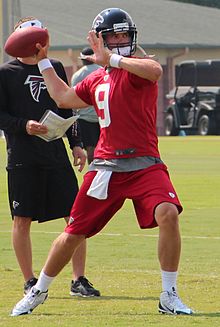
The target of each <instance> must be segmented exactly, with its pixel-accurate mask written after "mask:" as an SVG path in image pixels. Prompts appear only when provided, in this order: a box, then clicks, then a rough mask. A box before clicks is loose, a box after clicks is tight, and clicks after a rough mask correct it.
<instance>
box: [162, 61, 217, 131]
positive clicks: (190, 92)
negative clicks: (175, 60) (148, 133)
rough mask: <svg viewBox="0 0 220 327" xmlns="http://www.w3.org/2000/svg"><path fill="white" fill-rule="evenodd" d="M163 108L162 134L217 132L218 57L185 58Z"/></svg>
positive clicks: (177, 68)
mask: <svg viewBox="0 0 220 327" xmlns="http://www.w3.org/2000/svg"><path fill="white" fill-rule="evenodd" d="M167 99H169V105H168V107H167V108H166V110H165V116H164V119H165V121H164V125H165V135H167V136H170V135H178V134H179V133H180V131H184V132H185V133H186V134H199V135H210V134H220V60H204V61H194V60H193V61H184V62H182V63H180V64H179V65H178V66H176V87H175V89H173V90H172V91H171V92H170V93H169V94H167Z"/></svg>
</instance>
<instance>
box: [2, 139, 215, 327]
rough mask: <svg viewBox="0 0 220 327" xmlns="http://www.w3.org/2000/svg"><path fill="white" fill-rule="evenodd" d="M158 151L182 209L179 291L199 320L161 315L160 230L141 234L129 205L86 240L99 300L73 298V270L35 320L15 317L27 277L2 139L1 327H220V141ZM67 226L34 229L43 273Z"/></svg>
mask: <svg viewBox="0 0 220 327" xmlns="http://www.w3.org/2000/svg"><path fill="white" fill-rule="evenodd" d="M159 146H160V151H161V156H162V158H163V159H164V161H165V162H166V164H167V165H168V166H169V171H170V175H171V179H172V181H173V183H174V185H175V188H176V190H177V192H178V194H179V197H180V199H181V201H182V204H183V206H184V212H183V213H182V215H181V218H180V221H181V232H182V256H181V262H180V269H179V279H178V286H179V287H178V289H179V293H180V296H181V297H182V298H183V300H184V302H185V303H187V304H188V305H190V306H191V307H192V308H193V309H194V310H195V311H196V313H195V315H193V316H165V315H160V314H159V313H158V312H157V304H158V296H159V294H160V291H161V279H160V272H159V265H158V260H157V256H156V253H157V235H158V230H157V229H155V230H139V228H138V227H137V224H136V221H135V217H134V213H133V208H132V205H131V203H130V202H129V201H127V202H126V204H125V205H124V207H123V209H122V210H121V211H120V212H118V214H117V215H116V216H115V218H114V219H113V220H112V221H111V222H110V223H109V224H108V226H107V227H106V228H105V229H104V230H103V231H102V232H101V233H100V234H99V235H97V236H95V237H93V238H92V239H90V240H89V241H88V244H89V247H88V258H87V273H86V275H87V277H88V278H89V279H90V280H91V281H92V282H93V283H94V285H95V286H96V287H97V288H98V289H100V291H101V293H102V296H101V297H100V298H96V299H82V298H71V297H70V296H69V285H70V280H71V267H70V265H68V266H67V267H66V268H65V269H64V270H63V271H62V273H61V274H60V275H59V276H58V277H57V278H56V279H55V281H54V282H53V284H52V285H51V289H50V294H49V299H48V301H47V302H46V303H45V304H44V305H42V306H39V307H38V308H37V309H36V310H35V311H34V312H33V314H32V315H28V316H21V317H16V318H13V317H9V313H10V310H11V308H12V307H13V306H14V304H15V303H16V302H17V301H18V300H19V299H20V298H21V296H22V287H23V278H22V276H21V273H20V271H19V268H18V266H17V263H16V259H15V255H14V253H13V249H12V245H11V235H10V230H11V220H10V215H9V208H8V202H7V193H6V173H5V165H6V163H5V144H4V140H2V139H0V326H4V327H10V326H16V327H21V326H25V327H26V326H34V327H39V326H41V327H52V326H53V327H54V326H77V327H81V326H83V327H84V326H86V327H87V326H88V327H97V326H99V327H103V326H108V327H114V326H118V327H123V326H126V327H136V326H138V327H139V326H162V327H168V326H169V327H180V326H181V327H182V326H184V327H188V326H195V327H197V326H199V327H201V326H202V327H214V326H216V327H217V326H218V327H219V326H220V251H219V249H220V200H219V194H220V137H217V136H210V137H197V136H186V137H161V138H160V139H159ZM81 177H82V176H81V175H80V176H79V180H80V181H81ZM63 227H64V222H63V220H62V219H60V220H57V221H55V222H51V223H44V224H36V223H34V224H33V226H32V239H33V253H34V267H35V270H36V273H37V274H38V273H39V272H40V270H41V267H42V265H43V263H44V260H45V258H46V256H47V252H48V249H49V248H50V245H51V242H52V240H53V239H54V238H55V237H56V236H57V235H58V234H59V232H60V231H62V230H63Z"/></svg>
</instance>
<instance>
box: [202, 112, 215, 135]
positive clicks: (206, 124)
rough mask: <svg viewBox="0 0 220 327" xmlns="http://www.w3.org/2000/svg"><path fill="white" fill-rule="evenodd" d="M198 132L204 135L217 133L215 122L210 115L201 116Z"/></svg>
mask: <svg viewBox="0 0 220 327" xmlns="http://www.w3.org/2000/svg"><path fill="white" fill-rule="evenodd" d="M198 134H199V135H203V136H205V135H211V134H215V122H214V121H213V119H211V118H210V117H209V116H208V115H202V116H201V117H200V118H199V122H198Z"/></svg>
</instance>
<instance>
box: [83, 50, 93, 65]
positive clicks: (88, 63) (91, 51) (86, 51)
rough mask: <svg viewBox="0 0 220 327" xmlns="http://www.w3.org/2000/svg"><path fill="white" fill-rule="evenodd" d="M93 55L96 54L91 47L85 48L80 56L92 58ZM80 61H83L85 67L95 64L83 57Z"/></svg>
mask: <svg viewBox="0 0 220 327" xmlns="http://www.w3.org/2000/svg"><path fill="white" fill-rule="evenodd" d="M93 54H94V52H93V50H92V48H89V47H85V48H83V49H82V51H81V53H80V55H82V56H83V55H84V56H91V55H93ZM80 59H81V60H82V63H83V65H91V64H93V62H92V61H89V60H86V59H83V57H80Z"/></svg>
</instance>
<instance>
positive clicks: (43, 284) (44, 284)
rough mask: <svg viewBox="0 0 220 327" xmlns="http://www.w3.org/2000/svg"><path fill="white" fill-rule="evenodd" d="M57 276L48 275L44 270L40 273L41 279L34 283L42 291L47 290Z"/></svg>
mask: <svg viewBox="0 0 220 327" xmlns="http://www.w3.org/2000/svg"><path fill="white" fill-rule="evenodd" d="M54 278H55V277H50V276H47V275H46V274H45V273H44V272H43V270H42V271H41V273H40V276H39V279H38V281H37V284H36V285H34V287H35V288H36V289H38V290H40V291H41V292H45V291H47V290H48V288H49V286H50V284H51V283H52V281H53V280H54Z"/></svg>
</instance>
